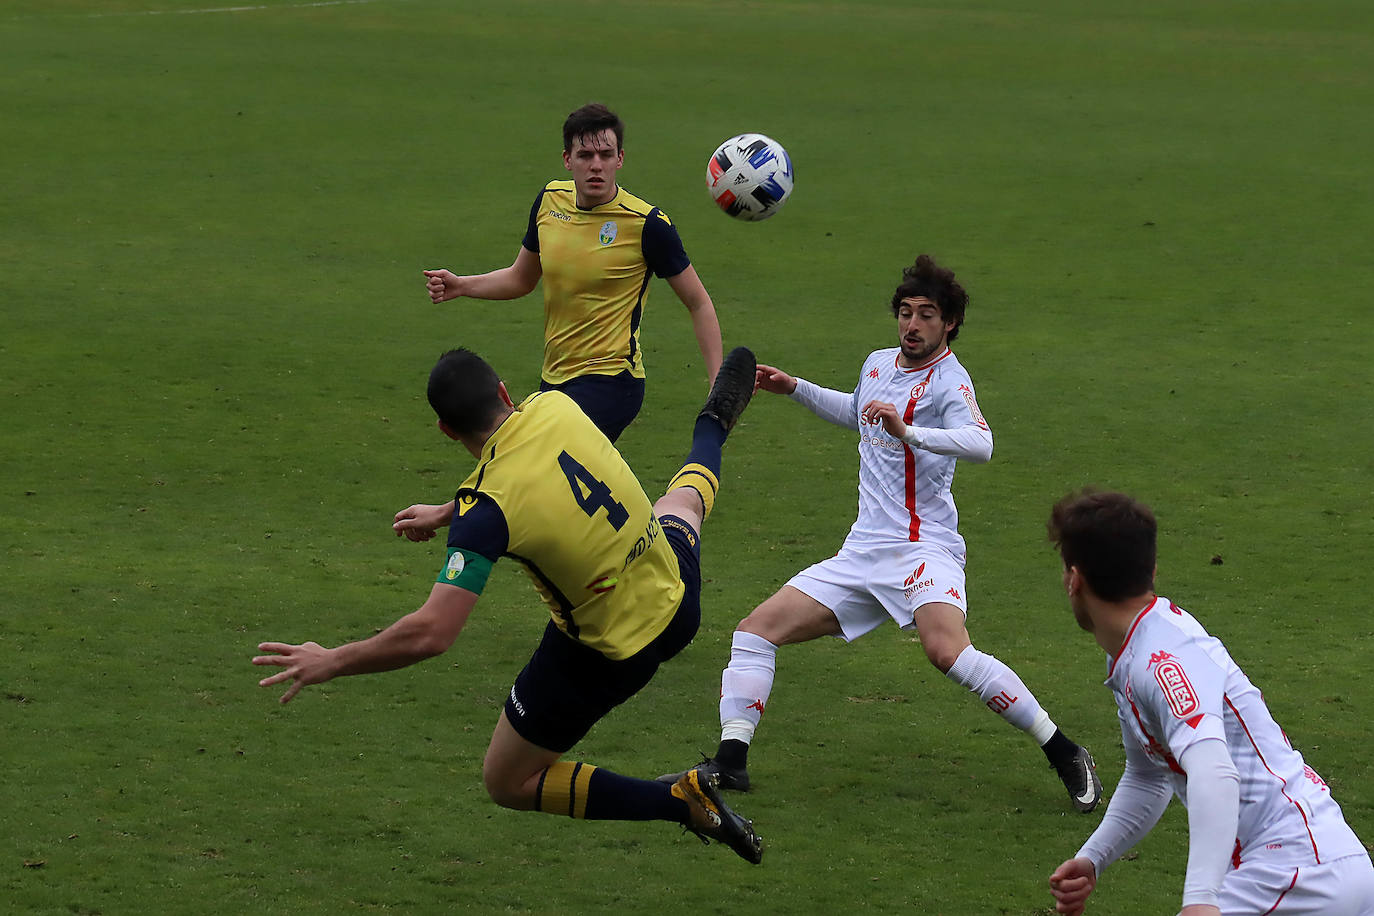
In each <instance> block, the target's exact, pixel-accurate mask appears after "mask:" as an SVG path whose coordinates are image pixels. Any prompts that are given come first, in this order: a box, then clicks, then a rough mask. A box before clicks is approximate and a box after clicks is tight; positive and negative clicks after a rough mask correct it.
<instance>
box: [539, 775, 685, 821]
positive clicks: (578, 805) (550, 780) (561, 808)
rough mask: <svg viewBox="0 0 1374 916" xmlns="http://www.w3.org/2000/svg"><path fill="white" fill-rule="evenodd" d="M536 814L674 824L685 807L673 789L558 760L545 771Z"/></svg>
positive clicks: (648, 781) (645, 780) (679, 819)
mask: <svg viewBox="0 0 1374 916" xmlns="http://www.w3.org/2000/svg"><path fill="white" fill-rule="evenodd" d="M536 810H538V811H546V812H548V813H550V814H563V815H567V816H568V817H576V818H584V819H586V820H589V821H592V820H603V821H604V820H610V821H673V822H675V823H679V824H680V823H683V822H685V821H686V819H687V817H688V809H687V803H686V802H685V801H683V800H682V799H680V798H676V797H675V796H674V795H673V794H672V787H671V786H669V785H665V784H664V783H661V782H654V781H652V780H648V779H633V778H631V777H629V776H621V775H620V774H619V773H613V772H611V771H610V770H606V769H602V768H600V767H595V766H592V765H591V764H589V763H572V762H569V761H564V760H560V761H559V762H558V763H555V764H554V765H553V766H551V767H549V768H548V769H547V770H545V771H544V777H543V778H542V779H541V780H540V782H539V797H538V801H537V802H536Z"/></svg>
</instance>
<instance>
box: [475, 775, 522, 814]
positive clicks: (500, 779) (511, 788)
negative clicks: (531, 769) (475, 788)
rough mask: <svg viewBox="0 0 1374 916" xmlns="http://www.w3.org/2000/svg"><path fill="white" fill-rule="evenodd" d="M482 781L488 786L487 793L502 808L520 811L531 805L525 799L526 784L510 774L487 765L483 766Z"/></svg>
mask: <svg viewBox="0 0 1374 916" xmlns="http://www.w3.org/2000/svg"><path fill="white" fill-rule="evenodd" d="M482 783H483V784H484V785H485V786H486V788H487V795H488V796H490V797H491V800H492V801H494V802H496V804H498V805H500V806H501V807H502V808H514V809H515V810H517V811H519V810H524V809H526V808H528V807H530V806H529V804H528V802H527V800H526V799H525V794H526V793H525V791H524V785H523V784H522V783H521V782H520V781H518V780H515V779H512V778H511V776H510V774H508V773H505V772H502V771H500V770H497V769H496V768H494V767H490V766H486V767H483V768H482Z"/></svg>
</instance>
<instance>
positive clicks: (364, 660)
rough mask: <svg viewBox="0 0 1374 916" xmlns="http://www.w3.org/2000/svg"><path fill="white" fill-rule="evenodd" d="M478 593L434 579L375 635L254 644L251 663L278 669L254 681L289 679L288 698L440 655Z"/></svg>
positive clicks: (285, 698) (283, 699)
mask: <svg viewBox="0 0 1374 916" xmlns="http://www.w3.org/2000/svg"><path fill="white" fill-rule="evenodd" d="M476 603H477V596H476V595H475V594H473V593H472V592H470V591H468V590H467V589H463V588H458V587H457V586H452V585H443V584H440V583H435V585H434V586H433V587H432V588H431V589H430V595H429V600H427V601H426V602H425V603H424V604H423V605H421V606H420V608H419V609H418V610H415V611H412V612H411V613H409V614H407V615H405V616H404V617H402V618H401V619H400V620H397V621H396V622H395V623H393V624H392V625H391V626H389V627H387V628H386V629H385V630H383V631H382V632H380V633H378V634H377V635H376V636H372V637H369V638H368V639H363V640H359V641H357V642H351V643H345V644H344V645H342V646H338V647H336V648H333V649H327V648H325V647H324V646H321V645H320V644H319V643H315V642H307V643H302V644H300V645H291V644H288V643H277V642H265V643H260V644H259V645H258V649H259V650H260V651H262V652H264V653H268V654H265V655H258V656H255V657H254V658H253V664H255V665H275V666H277V667H280V668H281V669H283V670H281V671H280V672H278V673H277V674H274V675H271V676H269V677H265V678H263V679H262V680H260V681H258V684H259V686H262V687H271V686H273V685H276V684H280V683H283V682H287V681H289V682H290V686H289V688H288V689H287V691H286V693H285V694H283V695H282V697H281V702H282V703H289V702H290V701H291V699H292V698H293V697H295V695H296V694H297V693H300V691H301V688H303V687H306V686H308V685H310V684H322V683H324V682H325V681H329V680H333V679H334V678H336V677H347V676H350V675H355V674H374V673H377V672H380V671H393V670H395V669H397V668H404V667H406V666H408V665H413V664H415V663H416V662H420V661H424V660H425V659H427V658H433V657H434V656H436V655H442V654H443V653H444V652H446V651H448V649H449V647H450V646H452V645H453V641H454V640H455V639H457V638H458V634H459V633H460V632H462V629H463V626H464V624H466V623H467V619H468V615H469V614H470V613H472V608H473V605H475V604H476Z"/></svg>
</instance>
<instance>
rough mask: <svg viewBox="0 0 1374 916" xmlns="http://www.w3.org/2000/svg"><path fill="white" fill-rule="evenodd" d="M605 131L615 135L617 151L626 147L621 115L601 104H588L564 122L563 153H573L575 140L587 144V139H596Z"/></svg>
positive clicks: (623, 123)
mask: <svg viewBox="0 0 1374 916" xmlns="http://www.w3.org/2000/svg"><path fill="white" fill-rule="evenodd" d="M603 130H609V131H611V132H613V133H614V134H615V148H616V149H620V148H622V147H623V146H624V145H625V122H624V121H622V120H620V115H618V114H616V113H615V112H614V111H611V110H610V109H609V108H607V107H606V106H605V105H602V104H601V103H600V102H588V103H587V104H586V105H583V106H582V107H581V108H579V109H577V110H576V111H574V112H573V113H572V114H570V115H568V119H567V120H566V121H564V122H563V152H565V153H568V152H571V151H572V145H573V141H574V140H582V141H583V142H584V143H585V142H586V138H588V137H595V136H596V135H597V134H599V133H601V132H602V131H603Z"/></svg>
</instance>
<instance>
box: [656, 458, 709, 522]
mask: <svg viewBox="0 0 1374 916" xmlns="http://www.w3.org/2000/svg"><path fill="white" fill-rule="evenodd" d="M678 487H690V488H691V489H693V490H696V491H697V495H698V496H700V497H701V506H702V509H703V510H704V511H703V514H702V519H703V520H704V519H707V518H710V517H711V509H712V508H714V507H715V504H716V493H717V492H719V490H720V481H719V480H718V479H716V475H715V474H713V473H712V472H711V469H710V468H708V467H706V466H705V465H704V464H685V465H683V466H682V470H680V471H678V472H677V476H675V477H674V478H673V479H672V480H670V481H668V492H672V491H673V490H675V489H677V488H678Z"/></svg>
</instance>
